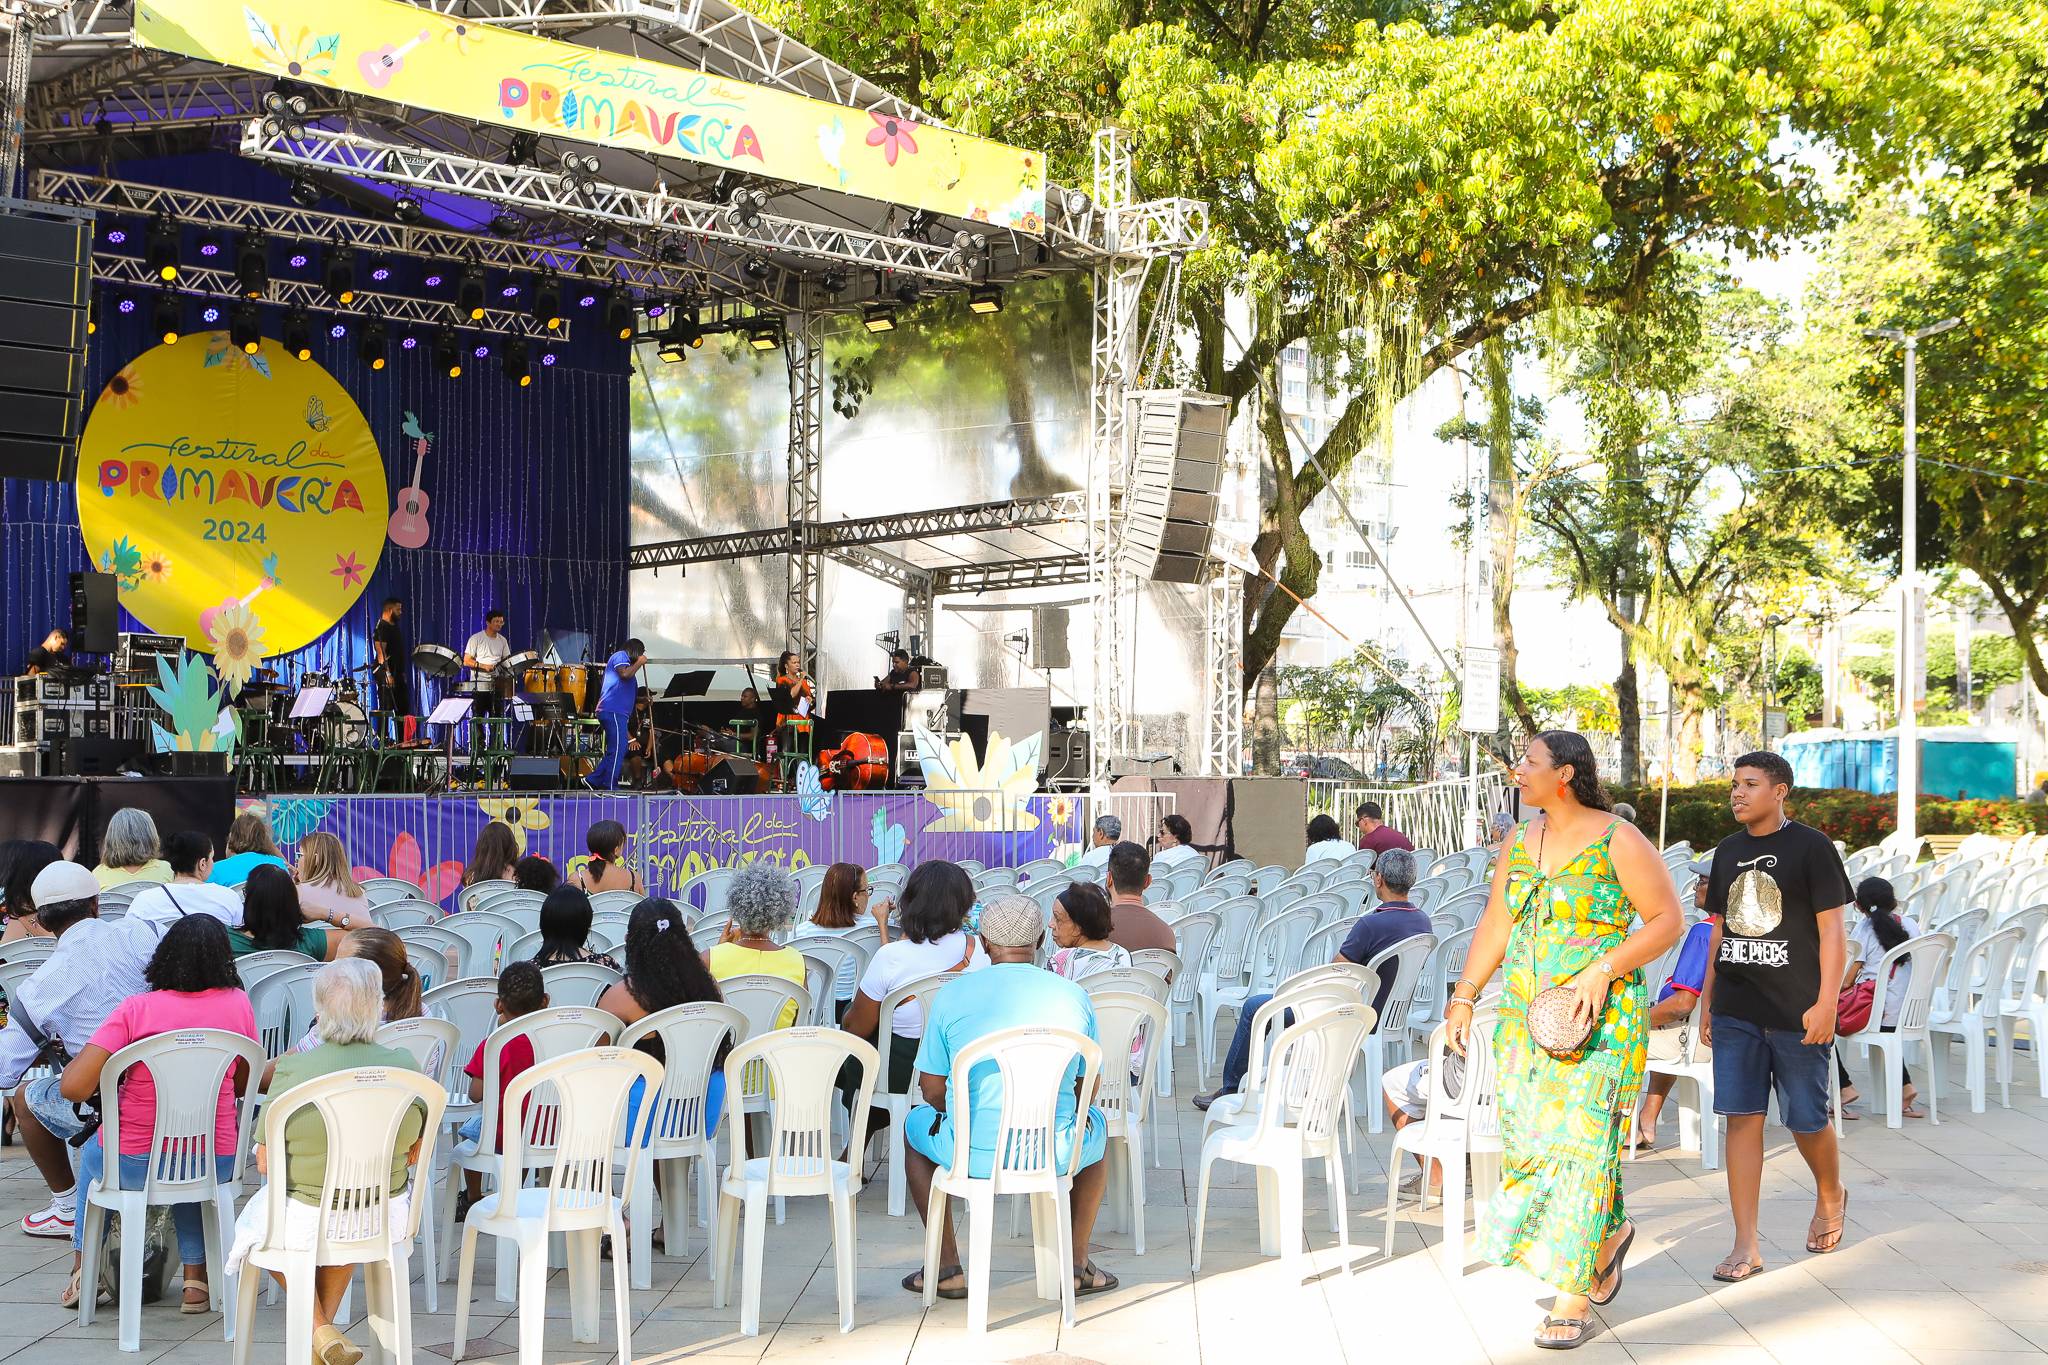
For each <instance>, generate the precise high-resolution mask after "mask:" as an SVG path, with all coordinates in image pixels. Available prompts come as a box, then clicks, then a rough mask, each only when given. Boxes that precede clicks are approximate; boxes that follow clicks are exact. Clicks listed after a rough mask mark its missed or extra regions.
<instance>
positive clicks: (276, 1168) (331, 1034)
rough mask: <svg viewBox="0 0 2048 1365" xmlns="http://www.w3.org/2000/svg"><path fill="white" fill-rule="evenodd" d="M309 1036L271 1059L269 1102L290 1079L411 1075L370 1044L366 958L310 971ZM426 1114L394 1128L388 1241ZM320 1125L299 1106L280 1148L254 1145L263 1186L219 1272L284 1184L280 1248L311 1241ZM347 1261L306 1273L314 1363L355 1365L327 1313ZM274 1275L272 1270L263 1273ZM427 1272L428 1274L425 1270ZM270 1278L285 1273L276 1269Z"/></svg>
mask: <svg viewBox="0 0 2048 1365" xmlns="http://www.w3.org/2000/svg"><path fill="white" fill-rule="evenodd" d="M313 1012H314V1022H313V1032H314V1033H315V1034H316V1035H317V1036H318V1037H319V1039H320V1045H319V1046H318V1047H316V1048H314V1049H313V1050H312V1051H310V1052H287V1053H286V1054H285V1055H284V1056H282V1057H280V1058H278V1059H277V1067H276V1070H275V1071H274V1072H272V1074H271V1078H270V1091H269V1094H270V1098H271V1102H272V1103H275V1102H276V1101H277V1098H278V1097H279V1096H281V1095H283V1094H284V1093H285V1092H286V1091H287V1090H290V1089H291V1088H292V1087H293V1086H295V1085H303V1084H304V1083H306V1082H307V1081H311V1080H317V1079H318V1078H320V1077H322V1076H330V1075H333V1074H334V1073H335V1072H338V1071H353V1070H355V1069H356V1068H358V1067H384V1068H388V1069H391V1070H399V1071H417V1070H418V1069H419V1068H418V1066H417V1065H416V1064H415V1062H414V1061H413V1056H412V1054H411V1053H410V1052H407V1051H405V1050H404V1049H402V1048H395V1047H384V1046H381V1045H380V1044H379V1043H378V1042H377V1029H378V1026H379V1025H381V1024H382V1023H383V1022H384V978H383V976H382V975H381V974H380V973H379V972H378V970H377V966H376V964H375V963H373V962H370V961H368V960H367V959H365V958H359V957H350V958H343V959H342V960H341V961H339V962H330V963H328V964H327V965H326V966H324V967H322V968H321V969H320V970H319V971H318V972H316V973H315V974H314V976H313ZM425 1117H426V1116H425V1114H424V1113H421V1112H420V1111H418V1110H415V1111H414V1112H413V1113H410V1114H408V1115H407V1116H406V1118H405V1121H404V1122H403V1123H401V1124H400V1125H399V1127H398V1145H397V1146H396V1147H395V1148H394V1149H393V1150H392V1153H391V1186H390V1189H391V1193H392V1195H393V1198H392V1200H391V1233H392V1240H393V1241H394V1242H395V1241H397V1240H399V1239H400V1238H402V1237H403V1236H404V1235H405V1232H406V1229H408V1228H410V1227H411V1226H412V1219H411V1216H410V1204H411V1196H410V1190H409V1187H408V1185H407V1181H406V1168H407V1167H409V1166H411V1165H412V1163H413V1161H414V1160H415V1159H416V1158H417V1157H418V1155H419V1149H420V1137H421V1130H422V1128H423V1127H424V1126H425ZM327 1143H328V1133H327V1124H326V1121H325V1120H323V1119H322V1118H321V1117H320V1114H319V1111H317V1110H315V1109H310V1108H307V1109H301V1110H299V1111H298V1112H297V1113H295V1114H293V1115H292V1116H291V1118H290V1119H288V1120H287V1121H286V1122H285V1129H284V1147H285V1149H284V1151H283V1152H282V1153H273V1152H271V1151H269V1150H268V1149H267V1148H265V1147H264V1146H263V1145H262V1144H260V1143H259V1144H258V1145H257V1147H256V1169H257V1170H259V1171H261V1172H262V1173H263V1175H264V1176H265V1177H266V1183H265V1184H264V1186H263V1188H262V1189H260V1190H258V1191H256V1193H255V1194H254V1195H253V1196H251V1198H250V1200H249V1202H248V1203H247V1204H246V1205H244V1206H243V1208H242V1213H241V1216H240V1217H239V1218H237V1219H236V1220H235V1244H234V1248H233V1249H232V1250H231V1251H230V1252H229V1253H228V1269H229V1271H231V1272H234V1271H239V1270H240V1269H241V1268H242V1262H243V1261H244V1260H245V1259H247V1257H248V1255H249V1253H250V1252H251V1251H253V1250H254V1249H255V1248H256V1247H257V1246H258V1245H260V1244H261V1243H262V1241H263V1238H264V1234H265V1233H266V1232H267V1231H268V1223H269V1217H270V1201H271V1200H272V1199H273V1198H275V1197H276V1195H275V1193H274V1191H275V1190H276V1189H277V1186H278V1183H279V1182H280V1181H282V1182H283V1185H284V1190H285V1194H286V1197H287V1198H288V1199H289V1200H290V1201H291V1202H290V1205H289V1206H288V1208H287V1209H286V1212H285V1221H284V1244H285V1245H286V1246H289V1247H310V1246H311V1245H312V1244H313V1239H314V1235H315V1232H316V1231H317V1229H318V1227H319V1209H318V1204H319V1200H320V1192H321V1187H322V1186H323V1185H324V1184H325V1182H326V1179H327ZM353 1269H354V1267H352V1266H322V1267H320V1269H319V1270H318V1271H316V1272H315V1279H314V1290H313V1358H314V1360H315V1361H316V1362H317V1365H355V1362H357V1361H358V1360H361V1359H362V1356H363V1352H362V1349H361V1348H360V1347H358V1346H357V1345H356V1344H355V1343H354V1342H352V1341H350V1340H349V1339H348V1338H347V1337H346V1336H343V1335H342V1333H341V1331H340V1330H339V1329H338V1328H336V1327H335V1325H334V1314H335V1310H336V1309H338V1308H339V1307H340V1306H341V1296H342V1293H343V1291H344V1290H346V1289H347V1288H348V1281H349V1275H350V1273H351V1271H353ZM272 1273H273V1274H275V1273H276V1272H272ZM429 1273H431V1272H429ZM277 1281H278V1283H279V1284H283V1283H284V1276H282V1275H278V1276H277Z"/></svg>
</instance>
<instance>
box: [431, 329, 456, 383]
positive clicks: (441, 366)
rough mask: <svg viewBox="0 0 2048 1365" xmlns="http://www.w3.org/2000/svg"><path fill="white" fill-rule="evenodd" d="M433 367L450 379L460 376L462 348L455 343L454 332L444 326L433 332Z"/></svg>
mask: <svg viewBox="0 0 2048 1365" xmlns="http://www.w3.org/2000/svg"><path fill="white" fill-rule="evenodd" d="M434 368H435V369H437V370H439V371H441V373H443V374H445V375H447V376H448V377H449V378H450V379H460V378H462V348H461V347H460V346H457V345H456V344H455V333H453V332H451V331H449V330H448V329H447V328H446V327H443V328H442V329H441V330H440V331H438V332H436V333H434Z"/></svg>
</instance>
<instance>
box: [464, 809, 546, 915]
mask: <svg viewBox="0 0 2048 1365" xmlns="http://www.w3.org/2000/svg"><path fill="white" fill-rule="evenodd" d="M518 861H519V836H518V835H516V834H514V833H513V832H512V826H510V825H508V824H506V823H505V822H504V821H503V820H493V821H491V822H490V823H488V824H486V825H485V826H484V827H483V828H482V829H480V830H478V831H477V835H476V844H475V846H474V847H472V848H471V849H470V851H469V862H468V863H467V864H465V865H464V866H463V869H462V884H463V885H464V886H475V885H476V884H477V883H478V882H509V881H511V880H512V869H513V865H514V864H516V863H517V862H518ZM543 889H552V888H543ZM462 908H463V909H465V910H474V909H475V908H476V907H475V906H473V905H471V904H470V903H469V901H468V898H467V897H465V898H464V899H463V901H462Z"/></svg>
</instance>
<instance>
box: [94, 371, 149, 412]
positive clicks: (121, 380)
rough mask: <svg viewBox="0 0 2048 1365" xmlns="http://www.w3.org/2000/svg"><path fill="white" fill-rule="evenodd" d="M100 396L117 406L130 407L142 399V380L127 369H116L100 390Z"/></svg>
mask: <svg viewBox="0 0 2048 1365" xmlns="http://www.w3.org/2000/svg"><path fill="white" fill-rule="evenodd" d="M100 398H101V399H102V400H103V401H105V402H108V403H112V404H113V405H114V406H115V407H117V408H132V407H134V406H135V405H136V404H137V403H140V402H141V401H142V381H141V380H140V379H137V378H136V377H135V376H134V375H133V374H130V373H129V372H128V371H127V370H118V371H116V372H115V374H114V377H113V378H112V379H109V380H108V381H107V387H106V388H104V389H102V390H100Z"/></svg>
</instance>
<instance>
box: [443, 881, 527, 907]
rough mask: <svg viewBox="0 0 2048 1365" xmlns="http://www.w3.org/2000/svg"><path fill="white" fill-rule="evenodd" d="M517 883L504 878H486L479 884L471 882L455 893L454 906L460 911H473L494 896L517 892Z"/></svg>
mask: <svg viewBox="0 0 2048 1365" xmlns="http://www.w3.org/2000/svg"><path fill="white" fill-rule="evenodd" d="M518 889H519V883H517V882H515V881H511V880H509V879H507V878H504V877H487V878H485V879H484V880H483V881H480V882H471V883H470V884H469V885H468V886H465V887H463V888H462V890H461V891H460V892H458V893H456V897H455V904H456V905H457V906H459V907H461V909H462V910H465V911H467V910H474V909H476V908H477V907H479V906H481V905H482V904H483V903H484V902H485V901H487V900H490V899H491V898H492V897H494V896H500V895H503V894H504V893H505V892H507V891H517V890H518Z"/></svg>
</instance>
